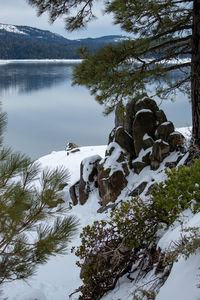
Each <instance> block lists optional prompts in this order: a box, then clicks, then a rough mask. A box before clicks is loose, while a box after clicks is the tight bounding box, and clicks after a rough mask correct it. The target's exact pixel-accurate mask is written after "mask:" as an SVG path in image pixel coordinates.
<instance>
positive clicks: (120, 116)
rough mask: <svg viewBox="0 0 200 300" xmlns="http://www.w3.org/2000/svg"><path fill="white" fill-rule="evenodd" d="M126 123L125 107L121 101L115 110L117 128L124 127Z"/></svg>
mask: <svg viewBox="0 0 200 300" xmlns="http://www.w3.org/2000/svg"><path fill="white" fill-rule="evenodd" d="M124 122H125V107H124V105H123V103H122V102H121V101H120V102H119V103H118V104H117V105H116V108H115V128H117V127H119V126H122V127H124Z"/></svg>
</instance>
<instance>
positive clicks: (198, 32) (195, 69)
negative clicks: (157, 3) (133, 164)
mask: <svg viewBox="0 0 200 300" xmlns="http://www.w3.org/2000/svg"><path fill="white" fill-rule="evenodd" d="M191 98H192V127H193V128H192V136H193V139H194V142H195V144H196V145H197V146H198V147H199V148H200V0H194V1H193V28H192V66H191Z"/></svg>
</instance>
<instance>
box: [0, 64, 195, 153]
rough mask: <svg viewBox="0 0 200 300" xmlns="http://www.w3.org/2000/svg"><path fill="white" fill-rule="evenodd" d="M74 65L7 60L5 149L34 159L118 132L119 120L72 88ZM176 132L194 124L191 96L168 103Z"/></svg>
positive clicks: (1, 95)
mask: <svg viewBox="0 0 200 300" xmlns="http://www.w3.org/2000/svg"><path fill="white" fill-rule="evenodd" d="M75 65H76V63H74V62H70V61H62V62H59V61H51V62H49V61H47V62H44V61H43V62H42V61H40V62H38V61H30V62H27V61H26V62H24V61H8V62H6V63H1V64H0V101H1V103H2V110H3V111H5V112H6V113H7V116H8V124H7V129H6V131H5V134H4V144H6V145H9V146H10V147H12V148H13V149H14V150H17V151H22V152H23V153H26V154H28V155H29V156H30V157H31V158H32V159H36V158H39V157H41V156H43V155H45V154H49V153H51V152H52V151H57V150H63V149H64V148H65V146H66V144H67V143H68V142H74V143H76V144H78V145H79V146H89V145H103V144H106V143H107V141H108V135H109V133H110V131H111V129H112V128H113V127H114V116H113V115H110V116H108V117H105V116H103V113H102V111H103V107H102V106H100V105H99V104H98V103H97V102H96V101H95V100H94V98H93V97H92V96H91V95H90V94H89V91H88V90H87V89H86V88H84V87H79V86H73V87H72V86H71V77H72V71H73V67H74V66H75ZM161 107H162V108H164V110H165V113H166V115H167V117H168V119H169V120H171V121H173V122H174V124H175V126H176V127H183V126H189V125H191V108H190V104H189V102H188V100H187V97H186V96H184V95H183V94H178V96H177V98H176V102H174V103H171V102H169V101H167V102H163V103H162V104H161Z"/></svg>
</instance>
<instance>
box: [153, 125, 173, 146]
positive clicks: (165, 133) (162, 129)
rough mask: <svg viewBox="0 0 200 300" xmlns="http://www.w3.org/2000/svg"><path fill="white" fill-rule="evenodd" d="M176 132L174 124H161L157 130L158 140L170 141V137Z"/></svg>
mask: <svg viewBox="0 0 200 300" xmlns="http://www.w3.org/2000/svg"><path fill="white" fill-rule="evenodd" d="M173 131H174V125H173V123H172V122H164V123H162V124H160V125H159V126H158V128H157V130H156V138H157V139H162V140H164V141H167V140H168V137H169V135H170V134H171V133H172V132H173Z"/></svg>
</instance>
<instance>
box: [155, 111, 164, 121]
mask: <svg viewBox="0 0 200 300" xmlns="http://www.w3.org/2000/svg"><path fill="white" fill-rule="evenodd" d="M155 115H156V120H157V122H158V124H162V123H164V122H167V117H166V115H165V113H164V111H163V110H162V109H159V110H158V111H156V112H155Z"/></svg>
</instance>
